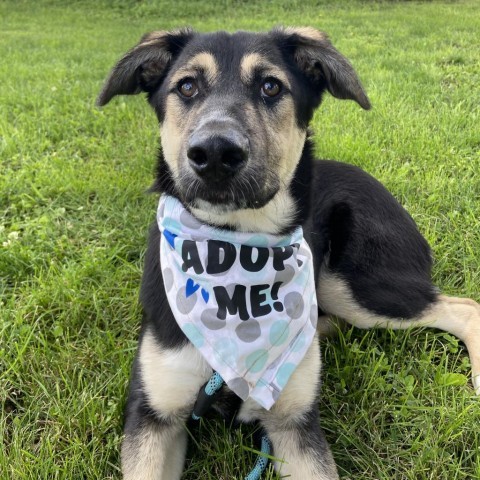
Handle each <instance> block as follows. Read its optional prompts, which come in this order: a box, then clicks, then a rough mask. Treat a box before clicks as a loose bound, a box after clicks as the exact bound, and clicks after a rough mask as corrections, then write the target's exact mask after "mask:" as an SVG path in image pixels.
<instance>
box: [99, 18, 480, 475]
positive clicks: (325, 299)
mask: <svg viewBox="0 0 480 480" xmlns="http://www.w3.org/2000/svg"><path fill="white" fill-rule="evenodd" d="M140 92H146V94H147V98H148V102H149V103H150V105H151V106H152V107H153V109H154V111H155V113H156V115H157V117H158V121H159V124H160V133H161V135H160V136H161V147H162V149H161V153H160V154H159V158H158V168H157V173H156V178H155V182H154V185H153V187H152V188H153V191H155V192H160V193H162V194H163V195H167V196H168V197H169V198H173V199H176V201H177V202H179V203H180V204H181V205H182V208H184V209H185V212H187V214H188V215H190V217H189V218H190V221H192V219H194V221H197V222H200V224H201V225H204V226H207V227H213V228H214V229H215V228H217V229H221V230H222V231H225V232H253V233H258V234H269V235H280V236H281V235H289V234H290V233H291V232H292V231H293V230H294V229H296V228H298V227H299V226H301V227H302V228H303V235H304V239H305V240H306V242H307V244H308V245H309V247H310V251H311V256H312V258H311V264H312V268H313V277H314V281H315V289H316V301H317V302H318V314H319V318H318V330H322V328H324V327H326V326H327V325H328V324H329V318H330V316H334V317H339V318H341V319H344V320H346V321H347V322H348V323H350V324H352V325H355V326H356V327H359V328H364V329H366V328H373V327H385V328H392V329H406V328H410V327H415V326H429V327H434V328H438V329H442V330H445V331H447V332H450V333H451V334H453V335H455V336H457V337H458V338H460V339H461V340H462V341H463V342H464V343H465V345H466V347H467V349H468V351H469V355H470V360H471V365H472V373H473V383H474V387H475V389H476V392H477V393H480V306H479V305H478V304H477V303H476V302H475V301H473V300H471V299H463V298H453V297H448V296H444V295H441V294H440V292H439V291H438V290H437V288H436V287H434V286H433V284H432V281H431V276H430V271H431V266H432V258H431V252H430V248H429V245H428V244H427V242H426V240H425V239H424V238H423V237H422V235H421V234H420V233H419V231H418V229H417V227H416V225H415V223H414V221H413V220H412V218H411V217H410V216H409V214H408V213H407V212H406V211H405V210H404V209H403V208H402V207H401V206H400V204H399V203H398V202H397V201H396V200H395V199H394V198H393V196H392V195H391V194H390V193H389V192H388V191H387V190H386V189H385V188H384V187H383V186H382V185H381V184H380V183H379V182H378V181H376V180H375V179H374V178H372V177H371V176H370V175H368V174H367V173H365V172H363V171H362V170H361V169H359V168H357V167H355V166H350V165H347V164H344V163H339V162H335V161H328V160H316V159H314V156H313V153H312V142H311V140H310V134H309V122H310V120H311V119H312V115H313V113H314V111H315V109H316V108H317V107H318V106H319V105H320V103H321V100H322V96H323V94H324V93H325V92H329V93H330V94H331V95H332V96H334V97H336V98H338V99H349V100H353V101H355V102H356V103H357V104H359V105H360V106H361V107H362V108H363V109H365V110H368V109H369V108H370V101H369V99H368V97H367V95H366V93H365V91H364V89H363V87H362V85H361V83H360V81H359V79H358V77H357V74H356V73H355V71H354V69H353V67H352V66H351V64H350V63H349V61H348V60H347V59H346V58H345V57H344V56H343V55H342V54H340V53H339V52H338V51H337V50H336V49H335V48H334V47H333V46H332V44H331V42H330V41H329V39H328V37H327V36H326V35H325V34H324V33H322V32H320V31H318V30H316V29H314V28H309V27H305V28H284V27H279V28H275V29H273V30H271V31H269V32H267V33H248V32H242V31H240V32H237V33H233V34H230V33H226V32H216V33H207V34H200V33H196V32H194V31H192V30H190V29H180V30H176V31H169V32H166V31H159V32H153V33H149V34H147V35H145V36H144V37H143V38H142V39H141V40H140V42H139V43H138V44H137V45H136V46H135V47H134V48H132V49H131V50H130V51H129V52H127V53H126V54H125V55H124V56H123V58H121V59H120V61H119V62H118V63H117V64H116V66H115V67H114V68H113V70H112V72H111V74H110V76H109V77H108V79H107V80H106V83H105V85H104V87H103V89H102V91H101V93H100V95H99V97H98V100H97V104H98V105H99V106H103V105H105V104H107V103H108V102H109V101H110V100H111V99H112V98H113V97H115V96H116V95H131V94H137V93H140ZM166 238H167V237H165V236H162V235H161V233H160V231H159V227H158V225H157V224H155V225H154V226H153V227H152V228H151V231H150V238H149V243H148V249H147V252H146V258H145V269H144V274H143V280H142V286H141V293H140V298H141V303H142V306H143V311H144V316H143V321H142V327H141V332H140V339H139V346H138V350H137V354H136V357H135V359H134V363H133V368H132V376H131V381H130V388H129V394H128V400H127V406H126V419H125V430H124V434H125V435H124V440H123V445H122V452H121V458H122V471H123V475H124V478H125V479H136V480H141V479H162V480H173V479H178V478H180V476H181V474H182V470H183V465H184V459H185V453H186V446H187V433H186V429H185V422H186V420H187V418H188V417H189V416H190V413H191V411H192V408H193V405H194V403H195V400H196V398H197V395H198V392H199V390H200V389H201V387H202V385H203V384H205V382H207V381H208V379H209V378H210V376H211V375H212V371H213V369H212V367H211V365H210V364H209V362H207V361H206V360H205V358H204V357H203V356H202V355H201V354H200V353H199V350H198V348H196V346H194V344H193V343H192V342H191V341H189V340H188V339H187V337H186V335H185V333H184V331H183V330H182V329H181V328H180V326H179V323H178V319H177V320H176V319H175V317H174V315H173V313H172V307H171V305H170V303H169V300H168V299H167V293H166V290H167V287H166V281H167V280H166V279H165V278H164V277H165V272H166V269H165V268H164V266H162V265H161V260H160V256H161V255H160V248H159V245H167V244H166V243H165V242H166ZM167 247H168V245H167ZM259 252H260V250H259ZM167 255H168V254H167ZM259 256H260V255H259ZM252 258H253V257H252ZM250 260H252V259H250ZM257 260H258V259H257ZM194 287H195V288H198V285H194ZM202 294H203V292H202ZM257 294H258V295H260V294H261V293H258V292H257ZM258 295H257V296H258ZM272 296H273V295H272ZM206 298H207V297H204V300H205V301H206ZM265 298H267V297H266V294H265V296H264V297H262V298H261V301H260V302H259V303H258V305H260V306H262V305H263V307H265V305H266V303H265V302H266V300H265ZM227 300H228V299H227ZM252 301H253V300H252ZM313 305H314V306H315V303H313ZM252 308H253V307H252ZM265 308H267V309H268V308H269V309H270V310H272V308H271V307H265ZM233 310H235V309H233ZM228 312H229V313H230V310H228ZM279 315H280V313H279ZM320 367H321V365H320V355H319V342H318V332H317V333H315V335H314V337H313V340H312V341H311V343H310V345H309V346H308V349H307V350H306V352H305V354H304V356H303V359H302V360H301V362H300V363H299V364H298V365H297V366H296V369H295V370H294V371H293V373H292V374H291V376H290V377H289V379H288V381H287V382H286V385H285V386H284V388H283V390H282V391H281V393H280V395H279V396H278V398H277V399H276V401H275V403H274V404H273V406H272V407H271V408H269V409H268V408H264V407H263V406H261V405H260V404H259V403H258V402H256V401H255V400H253V399H252V398H250V397H249V398H246V399H244V400H243V401H240V402H239V398H238V396H237V395H236V394H235V393H233V392H232V391H231V389H230V388H229V387H227V386H224V387H223V388H222V390H221V394H220V397H219V398H218V399H217V401H216V404H215V408H216V409H217V410H219V411H220V412H221V413H223V414H225V415H228V412H229V411H230V410H231V409H232V408H233V406H234V405H235V407H236V408H237V410H238V411H237V413H236V419H237V420H238V421H240V422H246V423H249V422H254V421H255V422H257V421H258V422H259V423H260V424H261V425H262V427H263V428H264V430H265V431H266V432H267V434H268V437H269V439H270V441H271V443H272V445H273V455H274V457H275V458H277V459H278V461H275V462H274V466H275V468H276V469H277V471H278V472H279V473H280V474H281V475H287V476H289V478H291V479H292V480H297V479H301V480H309V479H312V480H313V479H316V480H319V479H322V480H334V479H338V474H337V469H336V465H335V462H334V460H333V457H332V454H331V452H330V448H329V446H328V444H327V442H326V440H325V437H324V434H323V432H322V430H321V429H320V427H319V422H318V411H317V399H318V394H319V387H320ZM229 409H230V410H229Z"/></svg>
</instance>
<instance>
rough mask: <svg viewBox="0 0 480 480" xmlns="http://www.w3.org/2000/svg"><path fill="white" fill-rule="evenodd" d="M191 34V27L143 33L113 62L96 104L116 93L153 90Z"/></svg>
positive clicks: (131, 93) (103, 101) (104, 103)
mask: <svg viewBox="0 0 480 480" xmlns="http://www.w3.org/2000/svg"><path fill="white" fill-rule="evenodd" d="M193 35H194V32H193V31H192V30H191V29H190V28H185V29H181V30H175V31H171V32H163V31H160V32H152V33H148V34H146V35H144V36H143V37H142V38H141V40H140V42H139V43H138V45H136V46H135V47H133V48H132V49H131V50H130V51H129V52H127V53H126V54H125V55H124V56H123V57H122V58H121V59H120V61H119V62H118V63H117V64H116V65H115V67H114V68H113V70H112V72H111V73H110V76H109V77H108V79H107V81H106V82H105V85H104V86H103V89H102V91H101V92H100V95H99V96H98V98H97V105H98V106H100V107H101V106H103V105H106V104H107V103H108V102H109V101H110V100H111V99H112V98H113V97H114V96H115V95H134V94H136V93H140V92H142V91H143V92H151V91H153V90H154V89H155V88H156V87H157V86H158V85H159V83H160V82H161V81H162V79H163V78H164V77H165V75H166V73H167V71H168V68H169V66H170V64H171V62H172V60H173V59H174V58H175V56H176V55H178V54H179V53H180V52H181V50H182V49H183V48H184V47H185V45H186V44H187V43H188V42H189V41H190V40H191V38H192V37H193Z"/></svg>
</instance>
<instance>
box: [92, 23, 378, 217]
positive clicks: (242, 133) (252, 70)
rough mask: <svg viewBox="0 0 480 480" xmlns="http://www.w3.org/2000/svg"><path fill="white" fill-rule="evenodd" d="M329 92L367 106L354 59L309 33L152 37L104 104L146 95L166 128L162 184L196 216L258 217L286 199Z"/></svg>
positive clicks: (121, 65) (114, 80)
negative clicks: (254, 213)
mask: <svg viewBox="0 0 480 480" xmlns="http://www.w3.org/2000/svg"><path fill="white" fill-rule="evenodd" d="M325 90H328V91H329V92H330V93H331V94H332V95H333V96H334V97H337V98H341V99H351V100H355V101H356V102H357V103H358V104H360V105H361V106H362V107H363V108H365V109H368V108H370V103H369V100H368V98H367V96H366V94H365V92H364V91H363V89H362V86H361V84H360V82H359V80H358V78H357V76H356V74H355V72H354V70H353V68H352V66H351V65H350V63H349V62H348V60H347V59H346V58H345V57H343V56H342V55H341V54H340V53H339V52H338V51H337V50H336V49H335V48H334V47H333V46H332V45H331V43H330V41H329V40H328V39H327V37H326V36H325V35H324V34H323V33H321V32H319V31H317V30H315V29H313V28H278V29H274V30H272V31H270V32H268V33H262V34H257V33H247V32H237V33H234V34H228V33H225V32H217V33H210V34H198V33H195V32H193V31H191V30H189V29H185V30H179V31H172V32H153V33H150V34H147V35H145V36H144V37H143V38H142V39H141V41H140V42H139V44H138V45H137V46H135V47H134V48H133V49H132V50H130V51H129V52H127V54H126V55H125V56H124V57H123V58H122V59H121V60H120V61H119V62H118V64H117V65H116V66H115V67H114V69H113V70H112V72H111V74H110V77H109V78H108V79H107V81H106V83H105V86H104V88H103V90H102V92H101V93H100V95H99V97H98V104H99V105H105V104H106V103H108V102H109V101H110V100H111V99H112V98H113V97H114V96H115V95H121V94H136V93H139V92H142V91H144V92H147V94H148V99H149V102H150V104H151V105H152V107H153V108H154V109H155V112H156V114H157V116H158V119H159V122H160V126H161V142H162V151H163V156H162V158H161V160H160V171H159V179H158V182H159V184H160V186H161V188H162V189H163V190H167V191H169V193H173V194H174V195H176V196H178V197H179V198H180V200H182V201H183V202H184V203H185V204H186V205H187V206H189V207H190V208H191V209H192V210H193V211H194V212H197V213H198V212H202V211H204V212H210V213H211V212H214V211H215V212H218V213H219V214H228V212H236V211H239V210H244V209H257V210H258V209H262V208H264V207H265V206H266V205H267V204H268V203H269V202H271V201H272V199H274V198H275V197H280V196H282V195H284V196H285V195H286V191H287V190H288V188H289V185H290V183H291V180H292V177H293V175H294V173H295V170H296V168H297V165H298V163H299V161H300V158H301V156H302V151H303V148H304V144H305V139H306V135H307V127H308V123H309V121H310V119H311V118H312V115H313V111H314V110H315V108H316V107H318V105H319V104H320V102H321V99H322V94H323V93H324V91H325Z"/></svg>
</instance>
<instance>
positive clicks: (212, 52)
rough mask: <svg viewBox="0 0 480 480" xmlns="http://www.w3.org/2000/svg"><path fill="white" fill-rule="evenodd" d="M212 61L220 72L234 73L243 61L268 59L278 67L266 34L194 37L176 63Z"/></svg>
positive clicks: (275, 48) (276, 51)
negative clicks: (197, 60)
mask: <svg viewBox="0 0 480 480" xmlns="http://www.w3.org/2000/svg"><path fill="white" fill-rule="evenodd" d="M199 56H200V58H201V59H203V61H208V60H207V59H209V60H210V61H213V62H214V63H215V66H216V68H218V70H219V71H220V72H222V73H229V72H232V73H233V72H234V71H235V72H236V73H237V72H238V70H239V69H240V68H241V67H242V66H245V63H246V61H248V59H250V61H252V60H256V62H257V63H261V61H262V60H263V61H265V60H268V62H269V63H271V64H273V65H278V66H280V65H281V64H282V63H283V62H282V55H281V51H280V49H279V47H278V45H277V44H276V43H275V41H274V39H273V38H272V36H271V35H269V34H268V33H252V32H243V31H240V32H236V33H232V34H230V33H227V32H215V33H206V34H205V33H204V34H196V35H195V36H194V38H193V39H192V40H191V41H190V42H189V43H188V45H187V46H186V48H185V49H184V51H183V53H182V55H181V57H180V59H179V60H180V62H181V63H183V64H185V63H188V62H189V61H191V60H192V59H194V58H199Z"/></svg>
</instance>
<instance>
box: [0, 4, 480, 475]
mask: <svg viewBox="0 0 480 480" xmlns="http://www.w3.org/2000/svg"><path fill="white" fill-rule="evenodd" d="M280 23H281V24H291V25H312V26H315V27H318V28H320V29H322V30H325V31H327V32H328V33H329V34H330V36H331V38H332V41H333V43H334V44H335V45H336V46H337V47H338V48H339V49H340V51H342V52H343V53H344V54H345V55H346V56H347V57H349V58H350V59H351V60H352V62H353V64H354V66H355V67H356V69H357V71H358V72H359V75H360V78H361V79H362V81H363V83H364V85H365V88H366V90H367V92H368V93H369V95H370V99H371V101H372V104H373V109H372V111H370V112H365V111H362V110H361V109H360V108H359V107H358V106H357V105H356V104H354V103H353V102H340V101H337V100H334V99H333V98H331V97H328V98H326V100H325V103H324V105H323V107H322V108H321V109H320V110H319V111H318V112H317V113H316V115H315V118H314V122H313V128H314V130H315V133H316V136H315V141H316V146H317V147H316V148H317V153H318V155H319V156H321V157H323V158H334V159H338V160H343V161H347V162H351V163H354V164H356V165H359V166H361V167H362V168H364V169H366V170H367V171H369V172H370V173H372V174H373V175H374V176H376V177H377V178H378V179H380V180H381V181H382V182H384V183H385V184H386V185H387V187H388V188H389V189H390V190H391V191H392V192H393V193H394V195H395V196H396V197H397V198H398V199H399V200H400V201H401V202H402V203H403V204H404V205H405V206H406V207H407V209H408V210H409V211H410V213H411V214H412V215H413V217H414V218H415V220H416V221H417V222H418V224H419V227H420V229H421V231H422V232H423V233H424V235H425V236H426V238H427V239H428V240H429V242H430V243H431V244H432V246H433V251H434V254H435V258H436V266H435V269H434V280H435V283H436V284H437V285H438V286H439V287H440V288H441V289H442V290H443V291H444V292H446V293H448V294H452V295H458V296H470V297H473V298H475V299H476V300H477V301H478V300H480V228H479V218H480V129H479V125H480V90H479V84H480V67H479V65H480V15H479V8H478V2H477V1H476V0H471V1H461V2H446V3H439V2H424V3H416V2H385V3H380V2H363V3H360V2H346V1H344V2H331V1H317V2H313V1H309V0H303V1H290V2H287V1H281V2H280V1H279V2H254V1H247V0H246V1H240V0H237V1H234V0H230V1H226V0H223V1H221V2H215V3H214V2H211V3H209V2H197V1H191V2H186V1H183V0H177V1H175V2H170V1H169V2H161V1H160V0H158V1H156V2H155V1H143V2H140V1H134V0H130V1H129V0H117V1H112V2H107V1H101V0H98V1H96V2H93V1H91V0H89V1H86V0H85V1H81V2H66V1H65V2H63V3H62V2H58V1H57V2H55V1H48V2H47V1H43V2H34V1H30V2H28V1H13V0H11V1H10V0H6V1H2V2H1V3H0V32H1V34H0V58H1V61H0V400H1V404H0V405H1V407H0V408H1V411H0V422H1V424H0V440H1V442H0V443H1V446H0V479H1V480H3V479H15V480H17V479H105V478H110V479H112V478H119V477H120V473H119V445H120V440H121V434H122V411H123V407H124V401H125V392H126V388H127V382H128V377H129V370H130V365H131V361H132V358H133V355H134V351H135V347H136V337H137V335H138V326H139V322H140V314H141V312H140V308H139V307H138V302H137V298H138V287H139V282H140V276H141V269H142V261H143V254H144V251H145V244H146V232H147V229H148V225H149V223H150V222H151V221H152V220H153V219H154V214H155V204H156V201H157V199H156V198H155V197H154V196H151V195H150V196H149V195H146V194H145V190H146V189H147V188H148V186H149V183H150V181H151V179H152V172H153V166H154V160H155V155H156V150H157V148H158V142H157V134H158V133H157V131H158V127H157V125H156V121H155V117H154V115H153V113H152V112H150V110H149V108H148V106H147V104H146V102H145V101H144V100H143V99H142V98H140V97H129V98H119V99H117V100H115V101H114V102H112V104H110V105H109V106H108V107H106V108H105V109H103V110H99V109H97V108H96V107H95V106H94V101H95V97H96V95H97V93H98V91H99V89H100V87H101V84H102V81H103V79H104V78H105V76H106V75H107V73H108V71H109V69H110V68H111V67H112V66H113V64H114V62H115V61H116V60H117V59H118V58H119V56H121V55H122V54H123V53H124V51H126V50H127V49H128V48H129V47H130V46H132V45H133V44H134V43H135V42H136V41H137V40H138V39H139V38H140V36H141V35H142V34H143V33H144V32H146V31H150V30H155V29H168V28H172V27H177V26H180V25H185V24H190V25H193V26H194V27H195V28H197V29H199V30H204V31H208V30H214V29H219V28H222V29H227V30H235V29H251V30H261V29H268V28H270V27H271V26H274V25H277V24H280ZM322 348H323V357H324V360H325V369H324V374H323V379H324V386H323V395H322V399H321V401H320V404H319V408H320V411H321V416H322V422H323V426H324V428H325V430H326V432H327V435H328V438H329V441H330V442H331V445H332V449H333V453H334V456H335V459H336V461H337V463H338V466H339V471H340V474H341V476H342V478H343V479H352V480H353V479H365V480H374V479H411V480H421V479H432V480H443V479H445V480H447V479H448V480H455V479H472V480H475V479H480V427H479V424H480V398H476V397H474V396H473V392H472V389H471V384H470V378H469V361H468V357H467V355H466V352H465V349H464V348H463V346H462V345H461V344H459V342H457V340H456V339H455V338H453V337H452V336H450V335H447V334H445V333H440V332H434V331H429V330H421V331H419V330H416V331H412V332H389V331H369V332H362V331H359V330H355V329H351V330H348V331H347V332H346V333H344V334H342V335H341V336H340V338H338V339H336V340H334V341H333V340H332V341H324V342H322ZM249 435H250V432H248V431H247V432H244V437H242V433H241V432H239V431H230V430H229V429H227V428H226V427H225V426H224V425H222V424H221V423H214V424H210V425H206V426H205V427H204V428H203V429H202V432H201V433H200V435H199V436H197V437H196V438H195V442H191V444H192V447H191V449H190V451H189V459H188V460H187V464H186V468H185V472H186V473H185V476H184V478H185V479H189V480H193V479H198V478H202V479H232V478H243V477H242V475H244V474H245V473H246V471H247V470H248V468H249V466H250V465H251V463H252V462H253V460H254V458H255V456H254V455H253V454H252V453H251V452H249V451H248V448H249V447H250V446H251V438H250V437H249ZM267 478H270V479H273V478H276V477H275V475H273V474H272V473H271V472H270V474H269V475H267ZM166 480H169V479H166Z"/></svg>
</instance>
